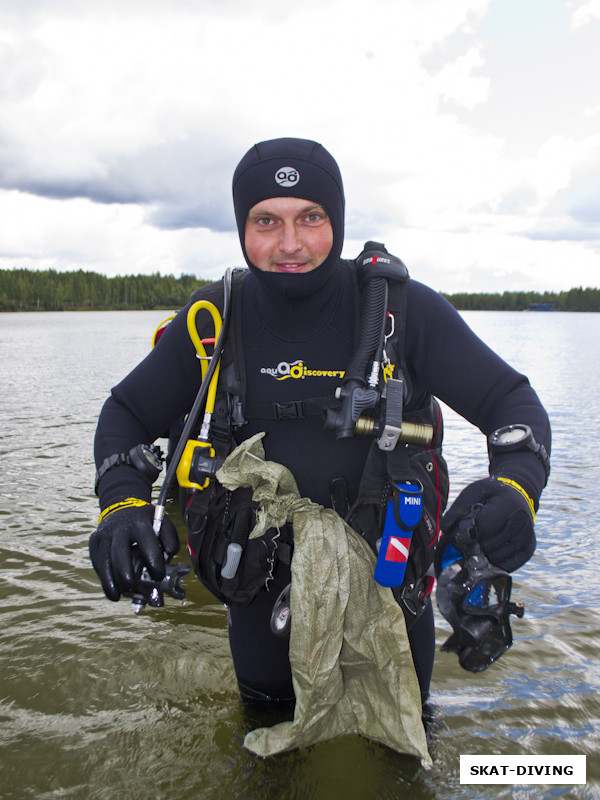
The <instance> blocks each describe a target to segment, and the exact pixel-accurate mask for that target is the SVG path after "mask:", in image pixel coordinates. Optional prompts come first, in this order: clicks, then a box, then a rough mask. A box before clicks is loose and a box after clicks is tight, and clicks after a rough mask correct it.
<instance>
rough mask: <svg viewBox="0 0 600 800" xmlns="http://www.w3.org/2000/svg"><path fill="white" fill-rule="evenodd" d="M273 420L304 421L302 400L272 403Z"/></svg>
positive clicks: (304, 414)
mask: <svg viewBox="0 0 600 800" xmlns="http://www.w3.org/2000/svg"><path fill="white" fill-rule="evenodd" d="M273 410H274V412H275V419H276V420H281V419H304V418H305V417H306V411H305V409H304V403H303V402H302V400H291V401H290V402H289V403H273Z"/></svg>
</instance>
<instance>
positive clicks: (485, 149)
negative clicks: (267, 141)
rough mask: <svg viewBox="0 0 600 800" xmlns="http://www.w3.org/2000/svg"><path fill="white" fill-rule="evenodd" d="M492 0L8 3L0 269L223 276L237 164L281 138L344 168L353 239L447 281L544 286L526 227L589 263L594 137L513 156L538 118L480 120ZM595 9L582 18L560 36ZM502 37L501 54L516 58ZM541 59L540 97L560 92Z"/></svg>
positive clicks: (543, 134) (232, 238) (573, 137)
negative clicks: (311, 142)
mask: <svg viewBox="0 0 600 800" xmlns="http://www.w3.org/2000/svg"><path fill="white" fill-rule="evenodd" d="M504 2H505V0H497V2H496V4H491V0H454V2H452V3H448V2H447V0H371V2H370V3H369V4H368V5H366V4H364V2H359V1H358V0H330V2H329V3H327V4H326V5H324V6H323V3H322V2H320V1H319V0H306V2H304V3H303V4H301V5H298V4H284V3H281V2H279V1H278V0H256V2H254V3H252V4H251V5H248V4H247V3H245V2H242V0H222V2H220V3H218V4H217V3H214V2H209V1H208V0H180V2H177V3H168V2H166V0H144V2H142V0H129V2H127V3H123V2H122V1H121V0H119V1H118V2H117V0H102V2H101V3H100V4H96V5H94V7H93V10H92V8H91V6H89V5H87V4H82V3H79V2H76V0H43V2H42V0H39V2H35V0H31V1H30V2H28V3H26V4H23V3H22V2H19V1H18V0H5V2H4V3H3V4H2V7H1V9H0V102H1V103H2V108H3V113H2V115H1V116H0V189H2V188H3V189H4V191H0V212H1V214H2V219H3V221H4V222H5V224H3V226H2V228H1V229H0V263H1V264H2V265H3V266H10V265H27V266H47V265H52V266H55V267H57V268H79V267H80V266H83V267H84V268H89V269H97V270H98V271H102V272H107V273H108V274H114V273H116V272H153V271H156V270H157V269H158V270H160V271H161V272H165V273H167V272H174V273H175V274H178V273H179V272H180V271H184V272H191V271H194V272H197V274H202V275H203V276H207V277H216V276H217V275H218V274H220V272H222V269H223V267H224V266H225V265H226V264H228V263H232V262H234V263H236V262H237V263H239V247H238V243H237V237H236V234H235V233H234V232H233V214H232V210H231V201H230V182H231V174H232V172H233V169H234V167H235V164H236V162H237V160H238V159H239V158H240V157H241V155H242V154H243V152H244V151H245V150H246V149H247V147H249V146H250V145H251V144H252V143H253V142H255V141H259V140H260V139H264V138H271V137H274V136H280V135H288V136H289V135H291V136H306V137H308V138H314V139H317V140H319V141H322V142H323V144H324V145H325V146H326V147H328V148H329V149H330V150H331V151H332V153H333V154H334V155H335V156H336V158H337V159H338V161H339V163H340V167H341V169H342V173H343V175H344V179H345V184H346V195H347V201H348V234H349V237H350V239H351V241H350V242H349V245H348V247H352V246H353V245H354V242H356V243H358V242H359V240H360V239H361V238H377V237H379V236H384V235H385V236H391V237H392V239H391V241H392V242H394V245H395V243H396V242H399V243H400V247H405V246H406V247H408V248H409V250H408V254H407V257H408V255H414V256H415V257H416V258H417V259H418V261H419V263H422V264H425V265H426V268H427V270H428V275H431V279H432V284H433V285H436V286H437V287H439V288H444V282H445V281H446V282H453V281H457V282H460V271H461V269H464V270H465V273H464V274H465V277H467V276H471V275H473V276H477V279H478V280H480V281H481V283H482V285H483V286H484V285H485V281H486V280H489V281H490V285H492V284H494V285H495V283H497V282H498V281H500V280H501V279H503V278H502V277H501V276H502V275H504V279H505V280H506V281H507V282H508V281H509V280H513V281H518V280H519V281H522V282H523V281H525V282H533V283H535V282H536V281H537V283H538V285H539V287H540V288H545V286H550V284H549V281H551V280H552V281H553V280H558V279H559V278H558V273H559V270H558V269H556V270H555V269H554V267H552V266H549V265H548V263H547V262H546V259H548V258H549V259H550V262H551V263H552V264H553V263H554V261H553V259H554V260H556V263H557V264H558V257H557V256H556V255H554V256H553V254H552V252H551V250H550V246H549V244H548V241H546V240H544V241H540V240H539V239H535V238H534V237H535V236H536V235H541V236H547V237H551V236H553V235H557V236H560V235H565V236H567V238H566V239H564V240H563V242H564V247H567V248H570V250H569V258H570V260H571V261H572V262H577V263H578V264H582V265H585V268H587V269H589V268H590V263H591V261H590V259H591V258H597V252H596V251H594V250H593V247H594V246H596V247H597V242H598V236H597V233H595V232H594V231H595V228H594V225H593V224H592V223H590V222H589V221H586V219H585V213H584V212H583V211H580V212H577V209H578V208H579V209H582V208H584V206H585V208H589V207H590V205H589V200H588V199H587V198H589V197H590V196H591V194H592V192H591V189H590V185H589V179H587V178H585V170H584V168H583V165H584V164H588V163H590V158H591V157H592V155H595V154H596V152H597V149H596V145H594V144H593V143H592V137H590V136H582V135H580V129H577V133H576V132H575V129H574V130H573V131H572V132H571V131H569V130H568V129H567V128H566V127H565V130H561V131H560V132H558V131H555V130H553V129H552V119H551V118H549V117H548V116H546V117H545V118H544V120H543V121H541V122H540V126H539V128H538V129H536V130H535V132H534V133H535V134H536V135H535V136H533V137H530V140H531V141H532V142H535V147H533V146H532V147H530V148H529V152H528V153H527V154H526V155H523V154H520V155H519V157H516V156H515V154H514V153H515V147H514V143H515V142H518V141H520V139H521V138H522V137H523V136H524V134H525V133H527V134H532V130H531V128H532V123H528V127H527V131H524V130H523V129H522V127H521V128H520V125H519V118H518V117H515V118H513V119H508V118H506V119H504V118H503V116H502V114H499V115H498V116H497V117H496V118H495V119H496V120H497V122H496V123H495V124H494V126H493V127H492V128H491V129H489V130H487V131H482V130H481V128H480V127H478V125H477V124H476V122H477V120H478V119H479V118H478V117H477V114H479V113H480V112H482V110H484V111H487V110H489V109H493V108H494V107H495V106H494V104H495V103H497V98H498V94H497V89H498V85H497V81H496V80H495V79H496V75H495V74H492V73H491V72H490V70H489V68H488V62H489V59H490V53H491V49H490V48H491V45H490V41H489V39H486V36H484V35H483V33H482V22H484V21H485V19H486V14H487V13H488V11H489V9H490V7H491V6H493V7H494V8H496V9H497V8H500V7H501V6H502V4H503V3H504ZM597 7H598V2H597V0H594V2H588V3H585V4H584V5H581V6H580V7H579V8H578V9H575V11H574V13H573V15H572V20H573V26H579V27H581V26H582V25H583V24H584V21H586V20H587V21H591V20H592V19H593V18H594V16H595V15H596V10H597ZM549 13H550V11H549ZM586 24H587V23H586ZM590 30H591V28H590ZM567 34H568V31H565V32H564V35H565V36H567ZM486 35H487V34H486ZM578 35H579V34H578ZM572 38H573V37H572ZM505 42H506V40H505V39H502V40H501V42H500V44H497V43H496V44H495V45H494V46H495V47H496V50H495V51H494V52H498V47H499V48H500V52H501V53H504V57H505V59H509V60H510V57H511V53H509V52H508V51H506V52H505V51H503V50H502V47H504V46H507V45H506V44H505ZM552 44H553V45H554V42H552ZM548 51H549V52H550V51H551V48H550V47H549V48H548ZM552 52H553V51H552ZM555 61H556V63H554V60H552V61H549V62H544V64H545V69H546V71H548V64H550V66H552V68H553V69H556V75H555V76H554V75H553V74H551V73H549V74H548V76H547V85H548V87H550V86H558V85H561V86H566V85H568V83H569V80H568V78H569V76H568V75H567V76H565V75H563V74H562V73H563V72H564V65H563V64H561V63H560V60H559V59H556V60H555ZM498 63H499V65H500V66H502V63H507V62H502V60H500V61H499V62H498ZM519 69H520V70H521V72H523V74H524V80H523V87H524V88H523V91H522V92H520V86H519V83H518V82H515V83H514V86H513V85H511V87H510V88H511V90H513V91H512V95H513V96H514V98H515V104H516V106H519V103H520V104H521V105H520V106H519V107H523V106H524V105H526V103H527V102H528V99H527V98H528V97H530V94H529V93H530V90H531V86H530V85H529V84H528V83H527V80H525V78H526V77H527V73H526V70H527V62H522V63H520V66H519ZM573 78H576V76H573ZM580 84H581V82H578V84H577V85H578V86H579V85H580ZM594 85H595V84H594ZM542 89H543V90H544V91H545V89H546V86H544V87H542ZM581 91H583V90H581ZM585 99H586V104H585V105H582V108H581V110H580V113H579V115H577V114H568V115H562V117H561V120H562V121H564V125H565V126H567V124H568V121H569V120H571V119H572V120H573V125H576V124H577V122H578V121H579V122H580V121H581V120H583V119H585V120H590V119H591V118H590V112H589V109H590V108H592V107H593V106H594V105H596V106H597V97H596V96H593V97H592V96H591V94H589V95H586V98H585ZM551 107H552V104H551V103H549V104H548V108H551ZM558 113H559V112H558ZM586 124H587V125H591V124H592V122H591V121H590V122H587V123H586ZM585 203H587V205H585ZM582 204H583V205H582ZM577 214H579V216H576V215H577ZM525 234H526V235H527V236H529V237H531V238H526V237H525ZM568 236H570V237H571V238H570V239H569V238H568ZM577 237H579V238H577ZM594 237H595V238H594ZM586 242H587V244H586ZM428 247H429V248H431V252H430V253H429V254H428V252H427V251H428ZM347 249H348V248H347ZM396 249H398V246H397V245H396ZM542 252H543V253H544V258H543V259H542V258H539V257H538V254H539V253H542ZM554 252H555V253H556V252H558V249H555V251H554ZM399 254H400V255H404V254H403V253H402V252H399ZM564 256H565V252H564V251H563V252H561V257H564ZM507 259H509V260H510V263H511V264H512V265H513V267H514V269H513V268H512V267H511V269H510V270H508V271H507V267H506V263H508V262H507ZM436 264H437V265H439V266H437V267H436V266H435V265H436ZM461 264H462V265H463V266H462V267H461ZM542 264H543V267H542V266H540V265H542ZM555 275H556V277H554V276H555ZM469 279H470V278H469ZM562 279H563V281H564V280H566V279H565V278H564V275H563V277H562ZM583 282H585V281H583ZM564 285H565V284H564V283H563V284H562V286H564ZM458 288H460V287H458ZM510 288H518V287H513V286H511V287H510ZM555 288H556V287H555Z"/></svg>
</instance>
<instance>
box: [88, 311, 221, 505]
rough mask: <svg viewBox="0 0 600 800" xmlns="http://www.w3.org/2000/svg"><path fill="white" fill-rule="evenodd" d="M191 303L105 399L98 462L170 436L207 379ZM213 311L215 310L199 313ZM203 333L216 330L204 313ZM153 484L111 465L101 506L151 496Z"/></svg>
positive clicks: (131, 470)
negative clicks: (191, 323)
mask: <svg viewBox="0 0 600 800" xmlns="http://www.w3.org/2000/svg"><path fill="white" fill-rule="evenodd" d="M188 309H189V306H186V307H185V308H184V309H183V310H182V311H180V312H179V314H178V315H177V316H176V317H175V319H173V320H172V322H170V323H169V325H168V326H167V329H166V330H165V332H164V333H163V335H162V336H161V337H160V339H159V341H158V343H157V344H156V347H154V348H153V349H152V350H151V351H150V353H149V354H148V355H147V356H146V358H145V359H144V360H143V361H141V362H140V363H139V364H138V365H137V366H136V367H135V368H134V369H133V370H132V371H131V372H130V373H129V375H127V377H125V378H124V379H123V380H122V381H121V382H120V383H119V384H118V385H117V386H115V387H114V388H113V389H112V391H111V394H110V396H109V397H108V399H107V400H106V402H105V403H104V406H103V407H102V410H101V412H100V416H99V419H98V425H97V429H96V436H95V440H94V458H95V461H96V467H98V466H99V465H100V464H101V463H102V461H103V460H104V459H105V458H106V457H108V456H110V455H112V454H114V453H122V452H128V450H129V449H130V448H131V447H133V446H135V445H137V444H151V443H152V442H154V441H155V440H156V439H157V438H159V437H162V436H167V435H168V431H169V429H170V428H171V426H173V425H174V424H176V423H177V422H178V421H179V420H181V419H182V418H183V417H184V416H185V415H186V414H187V412H188V411H189V410H190V408H191V406H192V405H193V402H194V399H195V397H196V394H197V392H198V389H199V386H200V382H201V377H202V376H201V364H200V360H199V359H198V358H197V356H196V351H195V347H194V345H193V343H192V341H191V339H190V336H189V334H188V330H187V312H188ZM199 316H201V317H204V316H206V317H209V315H208V314H207V315H199ZM198 322H199V326H200V325H201V326H204V325H206V330H204V329H203V328H200V327H199V332H200V336H201V337H205V336H213V335H214V331H212V330H211V324H210V320H204V319H199V321H198ZM151 492H152V484H151V483H150V481H149V480H148V479H147V478H146V477H145V476H144V475H142V474H141V473H140V472H138V470H136V469H134V468H133V467H129V466H125V465H122V466H119V467H115V468H114V469H112V470H109V471H108V472H107V473H105V475H104V476H103V477H102V479H101V481H100V483H99V486H98V497H99V500H100V507H101V508H103V509H104V508H106V507H107V506H109V505H112V504H113V503H116V502H118V501H120V500H123V499H125V498H126V497H137V498H139V499H141V500H147V501H149V500H150V497H151Z"/></svg>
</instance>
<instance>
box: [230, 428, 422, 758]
mask: <svg viewBox="0 0 600 800" xmlns="http://www.w3.org/2000/svg"><path fill="white" fill-rule="evenodd" d="M263 435H264V434H262V433H261V434H257V435H256V436H254V437H252V438H250V439H248V440H246V441H245V442H243V443H242V444H241V445H240V446H239V447H237V448H236V449H235V450H234V451H233V452H232V453H231V454H230V455H229V457H228V458H227V459H226V461H225V463H224V464H223V466H222V468H221V469H220V470H219V471H218V473H217V478H218V479H219V481H220V482H221V484H222V485H223V486H225V487H227V488H228V489H235V488H238V487H240V486H249V487H251V488H252V489H253V498H254V500H255V501H257V502H258V503H259V504H260V508H259V512H258V515H257V522H256V526H255V528H254V530H253V531H252V533H251V536H260V535H262V534H263V533H264V532H265V531H266V530H267V529H268V528H270V527H281V526H282V525H283V524H284V523H285V522H291V523H292V525H293V529H294V555H293V559H292V586H291V596H290V608H291V620H292V622H291V633H290V664H291V668H292V679H293V684H294V691H295V695H296V706H295V712H294V719H293V720H292V721H289V722H282V723H279V724H277V725H274V726H273V727H271V728H258V729H257V730H254V731H251V732H250V733H248V734H247V735H246V737H245V739H244V746H245V747H246V748H247V749H248V750H250V751H251V752H252V753H255V754H256V755H259V756H263V757H264V756H269V755H274V754H276V753H281V752H285V751H288V750H292V749H296V748H299V747H308V746H309V745H314V744H316V743H318V742H324V741H327V740H330V739H334V738H336V737H338V736H342V735H347V734H359V735H361V736H364V737H366V738H368V739H371V740H373V741H376V742H379V743H381V744H383V745H386V746H387V747H390V748H392V749H394V750H396V751H398V752H400V753H406V754H410V755H414V756H416V757H418V758H420V759H421V761H422V763H423V764H430V763H431V758H430V756H429V752H428V749H427V742H426V739H425V731H424V728H423V723H422V720H421V696H420V691H419V685H418V681H417V676H416V673H415V669H414V665H413V661H412V657H411V652H410V645H409V642H408V636H407V633H406V625H405V622H404V615H403V613H402V611H401V609H400V607H399V606H398V605H397V603H396V601H395V600H394V598H393V595H392V592H391V590H390V589H385V588H384V587H382V586H380V585H379V584H378V583H376V582H375V580H374V579H373V570H374V567H375V555H374V554H373V552H372V551H371V549H370V548H369V546H368V545H367V544H366V542H364V541H363V540H362V538H361V537H360V536H359V535H358V534H357V533H356V532H355V531H353V530H352V528H350V527H349V526H348V525H347V524H346V523H345V522H344V521H343V520H342V519H341V517H340V516H339V515H338V514H336V513H335V512H334V511H333V510H331V509H325V508H323V507H322V506H319V505H317V504H316V503H313V502H312V501H311V500H308V499H306V498H301V497H300V495H299V492H298V488H297V485H296V482H295V480H294V477H293V475H292V474H291V472H290V471H289V470H288V469H287V468H286V467H284V466H282V465H281V464H277V463H275V462H272V461H265V460H264V459H265V454H264V448H263V445H262V441H261V439H262V437H263Z"/></svg>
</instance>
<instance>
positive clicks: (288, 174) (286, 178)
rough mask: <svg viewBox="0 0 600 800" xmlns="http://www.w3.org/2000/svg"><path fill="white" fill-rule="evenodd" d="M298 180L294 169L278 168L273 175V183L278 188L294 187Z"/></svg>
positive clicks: (297, 174) (297, 173)
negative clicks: (277, 185)
mask: <svg viewBox="0 0 600 800" xmlns="http://www.w3.org/2000/svg"><path fill="white" fill-rule="evenodd" d="M299 180H300V173H299V172H298V170H297V169H296V167H280V168H279V169H278V170H277V172H276V173H275V182H276V183H278V184H279V185H280V186H295V185H296V184H297V183H298V181H299Z"/></svg>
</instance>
